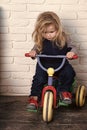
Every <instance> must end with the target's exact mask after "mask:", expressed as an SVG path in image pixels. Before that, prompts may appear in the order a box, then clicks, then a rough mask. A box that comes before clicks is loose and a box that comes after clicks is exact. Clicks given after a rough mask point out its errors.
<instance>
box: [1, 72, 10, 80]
mask: <svg viewBox="0 0 87 130" xmlns="http://www.w3.org/2000/svg"><path fill="white" fill-rule="evenodd" d="M10 77H11V72H0V78H1V79H8V78H10Z"/></svg>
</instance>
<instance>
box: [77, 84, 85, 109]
mask: <svg viewBox="0 0 87 130" xmlns="http://www.w3.org/2000/svg"><path fill="white" fill-rule="evenodd" d="M85 98H86V89H85V86H78V88H77V91H76V106H79V107H82V106H83V105H84V104H85Z"/></svg>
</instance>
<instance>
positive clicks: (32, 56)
mask: <svg viewBox="0 0 87 130" xmlns="http://www.w3.org/2000/svg"><path fill="white" fill-rule="evenodd" d="M36 54H37V53H36V51H35V50H31V51H30V52H29V55H30V57H31V58H35V57H36Z"/></svg>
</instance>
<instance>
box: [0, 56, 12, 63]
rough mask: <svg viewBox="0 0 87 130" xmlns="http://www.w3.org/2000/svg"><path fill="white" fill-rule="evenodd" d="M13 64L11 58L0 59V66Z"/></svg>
mask: <svg viewBox="0 0 87 130" xmlns="http://www.w3.org/2000/svg"><path fill="white" fill-rule="evenodd" d="M11 63H13V57H0V64H11Z"/></svg>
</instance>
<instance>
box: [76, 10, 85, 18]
mask: <svg viewBox="0 0 87 130" xmlns="http://www.w3.org/2000/svg"><path fill="white" fill-rule="evenodd" d="M78 18H79V19H87V12H85V11H84V12H78Z"/></svg>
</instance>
